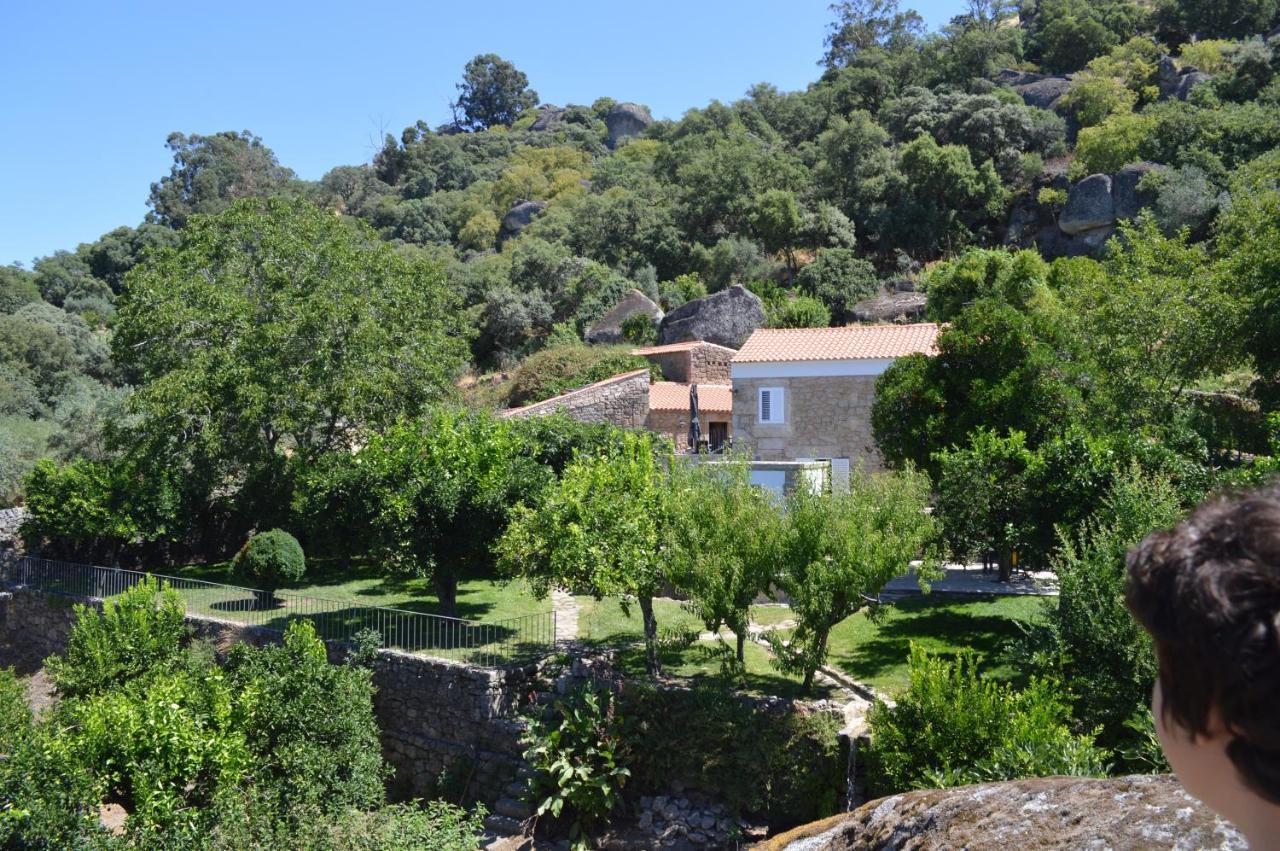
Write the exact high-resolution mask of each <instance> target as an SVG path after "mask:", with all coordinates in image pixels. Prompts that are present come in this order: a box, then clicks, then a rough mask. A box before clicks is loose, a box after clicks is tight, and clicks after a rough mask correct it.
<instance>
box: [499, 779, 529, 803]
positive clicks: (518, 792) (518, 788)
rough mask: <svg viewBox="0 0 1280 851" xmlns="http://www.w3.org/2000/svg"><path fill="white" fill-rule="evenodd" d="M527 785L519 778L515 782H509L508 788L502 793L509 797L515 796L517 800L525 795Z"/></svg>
mask: <svg viewBox="0 0 1280 851" xmlns="http://www.w3.org/2000/svg"><path fill="white" fill-rule="evenodd" d="M525 788H526V787H525V785H524V784H523V783H521V782H520V781H519V780H517V781H515V782H514V783H508V784H507V786H506V788H505V789H503V790H502V794H503V795H505V796H506V797H508V798H515V799H516V800H517V801H518V800H520V799H521V798H522V797H524V793H525Z"/></svg>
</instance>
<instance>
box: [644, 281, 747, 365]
mask: <svg viewBox="0 0 1280 851" xmlns="http://www.w3.org/2000/svg"><path fill="white" fill-rule="evenodd" d="M763 324H764V303H763V302H762V301H760V297H759V296H757V295H756V294H755V293H753V292H751V291H750V290H748V289H747V288H746V287H744V286H742V285H741V284H734V285H733V286H731V287H729V288H728V289H727V290H721V291H720V292H718V293H712V294H711V295H709V296H703V297H702V298H695V299H694V300H693V301H690V302H686V303H684V304H682V305H680V306H679V307H677V308H676V309H675V310H673V311H671V312H670V313H668V314H667V315H666V317H665V318H663V320H662V325H661V326H659V328H658V344H659V345H663V346H665V345H667V344H668V343H687V342H689V341H690V340H706V341H707V342H708V343H715V344H716V345H718V346H727V347H728V348H730V349H738V348H741V347H742V342H743V341H744V340H746V339H747V337H749V336H751V332H752V331H754V330H756V329H757V328H759V327H760V326H761V325H763Z"/></svg>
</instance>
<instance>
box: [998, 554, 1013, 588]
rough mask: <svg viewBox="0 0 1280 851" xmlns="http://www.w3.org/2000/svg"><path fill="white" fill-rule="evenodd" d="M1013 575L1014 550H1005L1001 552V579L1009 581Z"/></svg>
mask: <svg viewBox="0 0 1280 851" xmlns="http://www.w3.org/2000/svg"><path fill="white" fill-rule="evenodd" d="M1012 577H1013V552H1012V551H1011V550H1005V551H1004V552H1002V553H1001V554H1000V581H1001V582H1008V581H1009V580H1010V579H1011V578H1012Z"/></svg>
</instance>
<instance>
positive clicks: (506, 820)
mask: <svg viewBox="0 0 1280 851" xmlns="http://www.w3.org/2000/svg"><path fill="white" fill-rule="evenodd" d="M484 829H485V830H488V831H490V832H492V833H496V834H498V835H500V836H520V835H521V834H523V833H524V825H522V824H521V823H520V821H519V820H518V819H513V818H511V817H510V816H504V815H499V814H498V813H490V814H489V815H487V816H485V819H484Z"/></svg>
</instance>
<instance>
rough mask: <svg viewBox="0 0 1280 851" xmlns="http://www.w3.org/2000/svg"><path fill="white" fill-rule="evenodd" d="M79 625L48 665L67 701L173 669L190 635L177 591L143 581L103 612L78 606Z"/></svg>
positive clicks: (154, 582)
mask: <svg viewBox="0 0 1280 851" xmlns="http://www.w3.org/2000/svg"><path fill="white" fill-rule="evenodd" d="M75 612H76V623H75V626H73V627H72V628H71V633H70V634H69V635H68V636H67V649H66V651H65V652H64V653H63V655H62V656H61V657H54V658H51V659H48V660H47V661H46V662H45V668H46V669H47V670H48V672H49V676H50V677H51V678H52V679H53V682H54V685H56V686H57V688H58V692H59V693H60V694H62V695H63V696H65V697H78V696H82V695H89V694H94V693H96V692H101V691H105V690H107V689H110V688H112V687H114V686H118V685H121V684H123V683H126V682H128V681H130V680H134V679H138V678H140V677H143V676H146V675H149V674H151V673H153V672H156V671H165V670H168V669H170V668H171V667H172V666H173V665H174V663H175V662H176V661H177V659H178V657H179V655H180V654H181V652H182V651H181V645H182V641H183V639H184V638H185V637H186V634H187V626H186V620H185V618H186V610H185V607H184V606H183V603H182V598H181V597H179V596H178V592H176V591H174V590H172V589H171V588H169V587H168V586H167V585H163V584H161V583H159V582H157V581H155V580H153V579H150V578H147V579H144V580H143V581H142V582H141V583H140V584H138V585H135V586H134V587H132V588H130V589H129V590H128V591H125V592H124V594H122V595H120V597H119V598H118V599H116V600H109V601H107V602H105V603H104V604H103V606H102V611H101V612H99V611H98V610H96V609H94V608H92V607H90V606H82V605H77V606H76V608H75Z"/></svg>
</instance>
